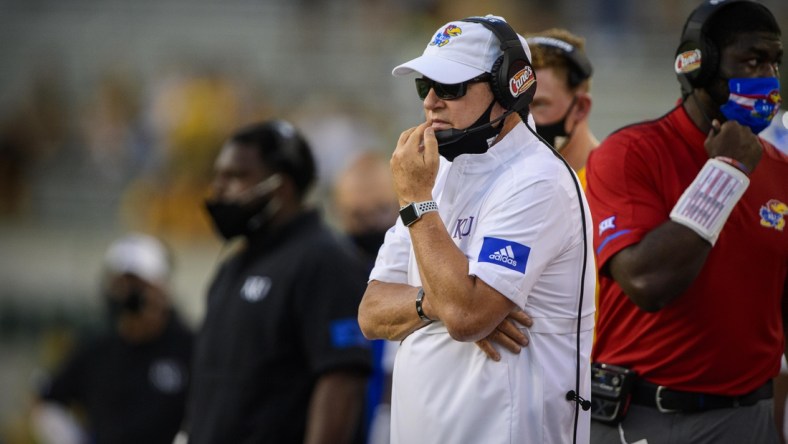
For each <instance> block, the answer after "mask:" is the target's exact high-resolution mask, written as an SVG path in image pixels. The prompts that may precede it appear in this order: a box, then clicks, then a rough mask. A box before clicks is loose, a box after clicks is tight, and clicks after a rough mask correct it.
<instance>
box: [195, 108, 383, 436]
mask: <svg viewBox="0 0 788 444" xmlns="http://www.w3.org/2000/svg"><path fill="white" fill-rule="evenodd" d="M314 178H315V164H314V160H313V157H312V154H311V152H310V150H309V147H308V145H307V144H306V142H305V140H304V139H303V137H302V136H301V135H300V134H298V133H297V131H296V130H295V128H293V126H291V125H290V124H288V123H286V122H283V121H270V122H265V123H262V124H258V125H254V126H251V127H248V128H244V129H241V130H240V131H239V132H237V133H236V134H235V135H234V136H232V137H231V138H230V140H229V141H228V142H227V143H226V144H225V145H224V147H223V148H222V150H221V152H220V154H219V156H218V158H217V160H216V164H215V176H214V182H213V191H214V196H213V199H212V200H211V201H209V202H208V204H207V208H208V212H209V214H210V215H211V217H212V219H213V221H214V225H215V227H216V229H217V231H218V232H219V233H220V234H221V235H222V237H224V238H225V239H227V240H228V241H229V240H231V239H235V238H238V237H240V238H243V242H241V245H240V248H239V249H237V250H236V251H235V252H234V253H233V254H232V255H230V257H229V258H227V259H226V260H225V261H224V263H223V264H222V265H221V267H220V269H219V271H218V272H217V275H216V276H215V278H214V280H213V282H212V284H211V286H210V288H209V291H208V301H207V309H206V316H205V320H204V324H203V326H202V329H201V331H200V333H199V334H198V339H197V346H196V351H195V361H194V367H193V372H194V385H193V386H192V391H191V393H190V401H189V409H188V418H187V421H188V434H189V443H190V444H202V443H239V444H240V443H262V442H265V443H278V444H286V443H303V442H308V443H337V444H338V443H347V442H350V441H351V440H352V438H353V435H354V433H356V430H357V427H358V426H359V420H360V418H361V413H362V406H363V399H364V388H365V383H366V375H367V374H368V372H369V370H370V365H371V364H370V352H369V343H368V341H367V340H366V339H364V337H363V335H362V334H361V331H360V329H359V327H358V324H357V321H356V316H357V310H358V304H359V301H360V300H361V295H362V294H363V292H364V286H365V283H366V276H365V273H364V269H363V266H362V265H361V263H360V262H359V261H358V260H357V259H356V258H355V256H354V254H353V251H352V249H351V247H350V246H349V245H346V244H345V243H344V242H343V241H340V240H339V239H340V238H339V237H337V236H335V235H334V233H332V232H331V230H330V229H329V228H327V227H326V226H325V225H324V223H323V222H322V220H321V218H320V216H319V215H318V214H317V213H316V212H315V211H313V210H309V209H307V207H306V206H305V204H304V197H305V195H306V192H307V191H308V189H309V187H310V186H311V185H312V183H313V181H314Z"/></svg>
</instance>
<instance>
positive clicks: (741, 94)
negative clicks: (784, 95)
mask: <svg viewBox="0 0 788 444" xmlns="http://www.w3.org/2000/svg"><path fill="white" fill-rule="evenodd" d="M728 89H729V91H730V96H728V102H727V103H726V104H724V105H722V106H721V107H720V110H721V111H722V114H724V115H725V118H727V119H728V120H734V121H736V122H739V123H740V124H742V125H745V126H749V127H750V128H751V129H752V132H753V133H755V134H758V133H760V132H761V131H763V130H764V129H766V127H767V126H769V123H770V122H771V121H772V118H774V116H775V114H777V111H778V110H779V109H780V103H781V102H782V99H781V98H780V81H779V80H778V79H777V78H776V77H756V78H734V79H729V80H728Z"/></svg>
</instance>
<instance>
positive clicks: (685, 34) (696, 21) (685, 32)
mask: <svg viewBox="0 0 788 444" xmlns="http://www.w3.org/2000/svg"><path fill="white" fill-rule="evenodd" d="M745 2H746V3H752V4H755V5H758V6H761V7H763V8H765V7H764V6H763V5H761V4H760V3H758V2H756V1H754V0H727V1H726V0H707V1H706V2H705V3H703V4H702V5H700V6H698V7H697V8H696V9H695V10H694V11H693V12H692V14H691V15H690V16H689V18H687V22H686V23H685V24H684V29H682V32H681V41H680V43H679V46H678V48H677V49H676V59H675V63H674V69H675V71H676V76H677V77H678V80H679V83H680V84H681V91H682V93H683V94H684V95H685V96H686V95H689V94H690V93H691V92H692V90H694V89H695V88H702V87H704V86H706V85H707V84H708V82H709V80H711V79H713V78H714V76H716V75H717V71H718V70H719V66H720V50H719V48H717V45H716V44H715V43H714V42H713V41H712V40H711V39H710V38H709V36H708V35H707V33H706V29H705V28H706V24H707V23H708V21H709V19H710V18H711V17H712V16H713V15H714V14H716V13H717V12H718V11H719V10H720V9H722V8H724V7H726V6H729V5H732V4H734V3H745Z"/></svg>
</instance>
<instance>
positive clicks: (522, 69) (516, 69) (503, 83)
mask: <svg viewBox="0 0 788 444" xmlns="http://www.w3.org/2000/svg"><path fill="white" fill-rule="evenodd" d="M462 21H464V22H472V23H479V24H481V25H483V26H484V27H485V28H487V29H489V30H490V31H492V33H493V34H494V35H495V37H497V38H498V41H499V42H501V51H503V55H502V56H501V57H499V58H498V60H496V61H495V63H494V64H493V67H492V69H491V71H492V72H491V79H490V86H491V89H492V91H493V94H494V95H495V100H497V101H498V103H500V104H501V105H502V106H503V107H504V108H506V109H507V111H511V112H516V113H518V114H519V115H520V116H521V117H522V119H523V123H525V126H526V127H527V128H528V129H529V130H530V131H531V133H533V134H534V135H535V136H536V137H537V138H538V139H539V140H541V141H542V142H543V143H544V144H545V146H547V147H548V148H549V149H550V150H551V151H552V152H553V154H555V155H556V157H558V159H560V160H561V161H562V162H563V164H564V166H566V168H567V169H568V171H569V173H570V175H571V176H572V178H573V180H574V183H575V190H576V191H577V198H578V200H579V202H580V219H581V225H582V232H583V266H582V272H581V275H580V295H579V301H578V308H577V331H576V341H577V343H576V349H575V353H576V356H575V358H576V362H575V364H576V366H575V389H574V390H570V391H568V392H567V393H566V400H567V401H574V402H575V415H574V436H573V442H576V441H577V427H578V421H579V413H580V412H579V409H580V408H582V409H583V410H588V409H589V408H591V402H590V401H589V400H587V399H583V398H582V397H581V396H580V322H581V319H582V310H583V298H584V293H585V274H586V270H587V266H588V239H587V236H586V226H587V222H586V218H585V210H584V208H585V206H584V205H583V197H582V196H583V194H582V191H581V187H580V183H579V182H578V180H577V177H576V176H575V174H574V173H573V172H572V168H571V167H570V166H569V164H568V163H567V162H566V160H565V159H564V158H563V156H561V155H560V154H558V153H557V152H556V151H555V149H553V148H552V147H551V146H550V144H549V143H547V142H546V141H545V140H544V139H543V138H542V137H540V136H539V135H538V134H537V133H536V131H535V130H534V129H533V128H531V126H530V125H528V119H527V118H526V115H527V113H528V106H529V105H530V104H531V102H532V101H533V99H534V94H535V93H536V73H535V71H534V69H533V66H532V65H531V61H530V60H529V59H528V56H527V55H526V53H525V48H523V45H522V42H521V41H520V38H519V36H518V35H517V33H516V32H515V31H514V29H512V27H511V26H509V24H508V23H506V22H505V21H503V20H498V19H494V18H490V17H469V18H465V19H462Z"/></svg>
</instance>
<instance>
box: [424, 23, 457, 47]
mask: <svg viewBox="0 0 788 444" xmlns="http://www.w3.org/2000/svg"><path fill="white" fill-rule="evenodd" d="M460 34H462V29H460V27H459V26H457V25H448V26H446V27H445V28H444V29H443V31H438V32H437V33H436V34H435V38H434V39H432V41H431V42H430V46H437V47H439V48H440V47H441V46H444V45H446V44H447V43H449V40H450V39H451V38H452V37H456V36H458V35H460Z"/></svg>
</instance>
